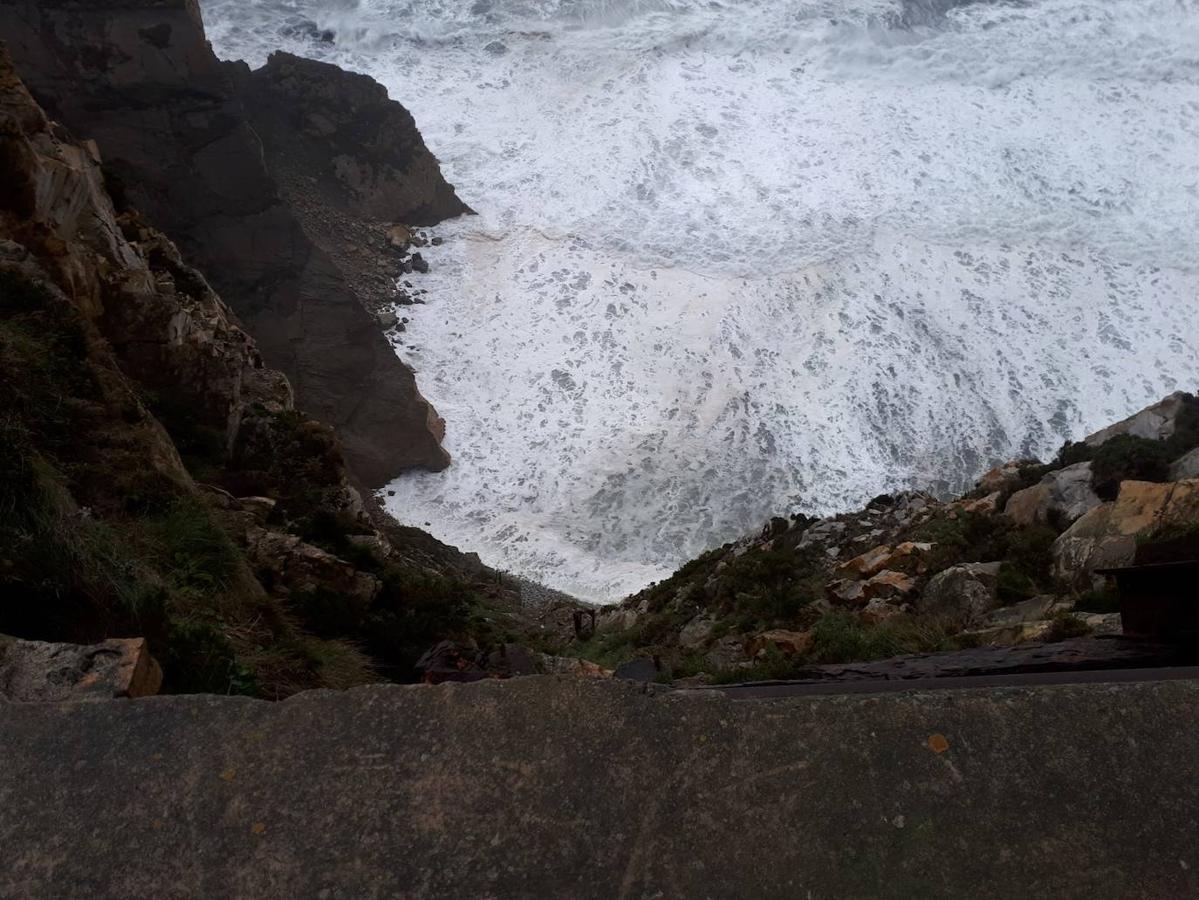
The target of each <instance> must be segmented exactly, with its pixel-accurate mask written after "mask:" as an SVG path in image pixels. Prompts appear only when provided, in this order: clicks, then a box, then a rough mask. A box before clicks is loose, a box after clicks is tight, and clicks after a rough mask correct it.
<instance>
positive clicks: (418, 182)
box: [0, 0, 468, 487]
mask: <svg viewBox="0 0 1199 900" xmlns="http://www.w3.org/2000/svg"><path fill="white" fill-rule="evenodd" d="M0 39H4V40H7V41H8V43H9V46H10V49H11V52H12V55H13V57H14V59H15V61H16V64H17V67H18V70H19V71H20V72H21V76H22V78H23V79H24V80H25V81H26V83H27V84H28V85H29V87H30V90H31V91H32V93H33V94H34V96H35V97H36V98H37V99H38V101H39V102H40V103H41V105H42V106H43V107H44V108H45V109H46V110H47V111H48V113H49V114H50V115H51V116H53V117H54V118H55V119H57V120H59V121H61V122H62V123H63V124H64V125H66V126H67V127H68V128H71V129H72V130H73V131H74V132H75V133H76V134H79V135H82V136H84V137H87V138H89V139H93V140H95V142H96V143H97V145H98V147H99V149H100V151H101V153H102V155H103V165H104V168H105V173H106V176H107V177H108V181H109V185H110V189H111V190H112V192H113V197H114V200H115V202H116V206H117V208H118V211H123V210H125V209H126V208H132V209H137V210H138V211H140V212H141V213H143V214H144V215H145V216H147V218H148V219H149V220H150V221H152V222H154V223H155V225H156V226H157V227H159V228H161V229H163V231H164V232H165V233H166V234H168V235H169V236H170V237H171V238H172V240H174V241H175V242H176V243H177V244H178V245H179V246H180V248H181V249H182V250H183V251H184V252H185V253H186V254H187V256H188V258H189V259H191V260H193V261H194V262H195V263H196V264H197V265H199V266H200V267H201V268H202V269H204V271H205V272H206V273H207V274H208V276H209V277H210V278H211V279H212V281H213V285H214V286H215V287H216V288H217V290H219V291H220V292H221V294H222V296H223V297H225V299H226V301H227V302H228V303H229V304H230V306H232V307H233V309H234V310H235V311H236V313H237V315H238V317H239V318H240V320H241V321H242V322H243V323H244V324H245V327H246V329H247V330H248V331H249V332H250V334H251V335H253V336H254V338H255V339H256V340H257V342H258V345H259V347H260V348H261V351H262V354H263V357H264V359H265V360H266V362H267V364H268V365H271V366H273V367H275V368H278V369H281V370H282V371H283V372H284V373H285V374H286V375H287V376H288V378H289V379H290V380H291V382H292V383H293V385H294V386H295V389H296V394H297V396H298V398H299V400H300V403H301V405H302V406H303V407H304V408H305V409H308V410H310V411H311V412H312V414H314V415H316V416H318V417H319V418H320V419H321V420H322V421H325V422H328V423H330V424H332V425H334V426H335V427H336V428H337V430H338V433H339V435H340V436H341V438H342V440H343V441H344V443H345V446H346V451H347V456H348V458H349V460H350V462H351V465H352V468H353V469H354V472H355V474H356V475H357V476H358V477H360V478H361V479H362V480H363V481H364V482H365V483H367V484H368V485H370V486H372V487H374V486H378V485H380V484H382V483H384V482H385V481H387V480H388V479H389V478H391V477H394V476H395V475H396V474H397V473H398V472H400V471H401V470H403V469H405V468H411V467H423V468H432V469H438V468H444V467H445V466H446V465H447V464H448V461H449V457H448V455H447V454H446V453H445V451H444V450H443V449H442V448H441V446H440V440H441V436H442V434H443V430H444V423H443V422H442V421H441V419H440V418H439V417H438V416H437V415H436V413H435V411H434V410H433V409H432V407H431V406H430V405H429V404H428V403H427V402H426V401H425V400H424V398H423V397H422V396H421V395H420V392H419V390H418V389H417V386H416V381H415V377H414V376H413V373H412V371H411V370H410V369H408V368H407V367H406V366H405V365H404V364H403V363H402V362H400V361H399V360H398V359H397V358H396V356H395V354H394V353H393V352H392V349H391V347H390V346H389V345H388V343H387V341H386V340H385V339H384V337H383V335H382V333H381V331H380V329H379V327H378V325H377V324H376V323H375V321H374V319H373V318H372V316H371V315H370V313H369V312H368V311H367V310H366V309H364V308H363V301H364V300H367V301H369V300H371V299H373V298H372V297H364V296H363V294H364V293H369V292H370V290H371V289H370V288H364V285H363V279H362V278H361V277H360V273H358V272H357V271H356V270H355V271H350V272H348V273H347V271H346V270H345V268H346V266H347V265H349V267H350V268H351V269H353V268H354V266H353V264H352V263H349V264H348V263H347V260H350V261H352V260H353V259H354V257H351V256H346V255H340V256H338V257H336V258H335V257H334V256H331V255H330V253H329V252H327V250H326V248H325V247H323V246H321V243H320V242H319V241H316V240H314V238H313V236H312V235H311V234H309V233H308V232H307V231H306V230H305V223H310V222H314V221H315V222H320V221H324V220H325V219H326V218H327V217H325V216H323V215H321V214H320V212H319V211H317V212H316V213H315V214H313V211H312V210H311V209H309V208H308V207H307V206H306V207H305V208H304V209H297V208H294V207H293V206H292V204H291V202H290V201H291V200H293V199H295V198H296V197H297V196H300V195H304V194H306V193H311V194H312V195H313V199H314V200H316V199H319V197H318V195H319V196H324V197H328V196H329V193H330V192H328V191H325V192H324V193H323V194H322V193H321V192H320V191H319V190H311V185H310V184H309V183H308V182H307V180H306V181H305V182H304V186H305V188H307V189H309V190H307V191H301V192H297V191H296V190H294V189H288V190H285V191H283V192H282V194H281V192H280V189H279V184H278V183H277V181H276V178H275V175H274V172H273V171H272V163H274V162H276V161H277V160H278V159H279V154H278V153H274V152H267V153H266V154H264V150H263V143H262V141H261V140H260V139H259V136H258V133H257V132H256V131H255V126H256V125H259V124H263V125H265V124H266V122H265V121H260V119H259V118H255V119H254V120H253V121H252V120H251V118H250V117H248V116H247V112H246V110H247V108H248V107H249V108H251V109H253V107H254V106H256V105H261V104H263V103H271V104H272V105H273V109H272V110H271V111H272V112H274V113H276V114H277V116H278V117H279V118H278V121H275V120H273V119H272V120H271V121H272V122H273V123H274V125H275V126H276V127H273V128H270V129H268V130H267V131H266V134H267V135H268V136H269V137H271V138H274V137H276V136H278V135H279V134H280V130H279V129H281V128H283V127H285V120H286V123H287V124H289V125H291V127H292V130H291V131H289V132H287V139H288V141H289V144H290V153H291V155H292V156H298V157H299V158H300V159H302V160H304V161H305V162H307V163H312V162H313V157H314V156H317V155H321V154H325V157H326V161H327V162H328V163H329V166H330V167H331V169H330V172H328V173H324V172H321V174H322V177H325V176H326V175H327V177H328V179H330V180H332V181H335V182H336V184H337V185H338V186H339V187H341V188H343V189H344V188H345V187H346V184H347V181H346V179H348V180H349V183H352V185H351V186H353V187H355V188H356V190H357V191H358V192H359V195H361V196H364V197H369V198H371V199H372V200H373V203H365V201H362V200H359V203H358V206H359V207H361V208H355V209H352V210H351V209H344V208H343V210H342V218H343V219H344V218H345V217H346V216H351V217H352V218H353V226H354V227H353V228H351V229H349V230H350V231H356V232H368V233H369V234H368V236H367V237H363V238H362V239H361V240H360V241H359V243H360V245H361V246H362V247H363V248H364V249H365V248H376V250H377V251H382V250H384V249H385V248H386V238H385V235H384V232H383V230H382V228H372V223H373V220H372V222H365V221H363V218H362V217H363V215H364V214H367V213H369V215H370V216H372V217H373V216H381V217H387V218H390V220H391V221H393V222H418V223H429V222H433V221H438V220H440V219H441V218H445V217H448V216H454V215H458V214H461V213H463V212H467V211H468V210H467V207H466V206H465V204H463V203H462V202H461V201H459V200H458V198H457V197H456V196H455V195H454V191H453V188H452V187H450V186H449V185H448V184H446V182H445V180H444V179H443V178H442V177H441V173H440V171H439V169H438V167H437V162H436V160H435V159H434V158H433V156H432V155H431V154H430V153H429V151H428V150H427V149H426V148H425V147H424V143H423V141H422V140H421V138H420V134H419V132H418V131H417V130H416V126H415V123H414V122H413V121H412V119H411V117H410V116H408V114H407V112H406V111H404V110H403V108H402V107H400V106H399V104H397V103H394V102H392V101H390V100H388V99H387V98H386V95H385V93H384V92H382V88H379V87H378V86H377V85H373V83H372V86H373V90H372V89H371V88H369V87H365V86H363V85H362V84H361V83H360V82H359V81H355V80H353V79H351V78H349V76H344V75H343V74H342V73H337V74H333V73H334V72H336V70H333V71H332V72H330V71H328V70H332V67H326V69H325V70H322V71H321V72H320V73H319V74H318V75H317V76H315V77H310V78H309V79H308V81H307V82H305V85H306V87H307V90H306V93H305V95H304V96H305V98H306V99H307V98H311V97H313V96H314V95H319V94H321V93H322V91H323V93H324V96H325V98H326V99H325V102H324V107H325V108H326V110H328V109H331V108H337V109H338V110H339V112H340V115H341V116H342V119H343V120H344V119H349V118H354V116H355V113H356V111H359V112H361V111H363V110H364V109H365V110H366V111H369V112H370V113H371V115H370V116H363V117H362V118H361V119H360V121H359V125H358V131H357V132H354V135H355V136H356V137H357V138H363V137H364V133H365V132H366V131H370V130H371V129H372V128H373V129H374V135H375V137H376V138H377V140H375V141H374V142H370V141H366V140H361V141H359V140H355V141H352V142H350V143H349V144H347V145H346V146H339V147H337V148H335V150H333V151H331V150H330V148H329V147H328V146H326V145H327V138H328V132H327V131H326V130H325V127H328V128H331V127H332V125H330V124H329V123H328V119H327V117H322V116H321V115H319V112H320V110H319V108H316V107H314V108H312V109H309V110H307V111H304V110H297V109H296V108H295V107H294V106H288V105H287V104H285V103H282V102H279V101H278V100H277V98H276V99H270V100H264V99H263V98H261V97H260V96H259V92H260V91H261V90H265V89H269V88H272V87H274V88H275V94H276V95H277V94H278V93H279V85H280V84H284V85H285V84H286V79H283V80H281V79H279V78H276V77H275V76H274V74H273V73H274V72H275V69H273V68H272V69H271V73H268V75H267V76H266V77H265V78H263V77H256V76H252V75H246V74H245V73H244V72H241V71H240V70H239V69H237V67H236V66H230V65H228V64H223V63H221V62H219V61H218V60H217V58H216V56H215V55H214V54H213V52H212V49H211V48H210V46H209V45H208V43H207V41H206V40H205V35H204V29H203V24H202V22H201V18H200V11H199V7H198V5H197V4H196V3H195V0H169V2H161V0H103V2H97V3H88V4H78V3H73V2H68V0H37V2H33V0H19V2H15V3H10V4H6V6H5V11H4V15H3V16H2V17H0ZM363 80H368V79H363ZM239 84H241V85H243V86H244V87H246V88H247V90H249V89H251V88H253V91H252V92H251V93H250V94H249V95H247V96H245V97H243V95H242V94H241V93H240V92H239V90H238V85H239ZM364 94H365V95H367V96H369V100H370V102H369V103H363V102H362V101H361V97H362V95H364ZM255 112H256V113H257V114H258V115H259V116H260V117H261V116H266V115H267V111H266V110H263V109H258V110H255ZM305 116H307V118H305ZM293 120H298V121H295V122H293ZM313 122H317V123H324V126H325V127H322V126H321V125H319V124H318V125H313V124H312V123H313ZM380 122H382V123H383V124H384V125H385V126H386V127H380ZM339 125H341V126H344V121H342V122H340V123H339ZM349 133H350V132H348V131H347V134H349ZM399 136H402V137H403V140H402V141H399V140H397V138H398V137H399ZM268 146H269V147H271V148H274V147H275V146H276V145H275V144H274V143H273V142H268ZM320 171H321V170H320V169H318V168H317V167H316V166H315V165H314V166H313V175H315V174H316V173H317V172H320ZM283 175H284V180H286V181H288V183H289V184H294V171H293V170H291V169H288V168H287V167H286V166H284V171H283ZM337 175H341V176H343V177H342V179H341V180H338V179H337ZM326 183H327V182H326V181H322V182H320V184H321V185H324V184H326ZM343 225H344V222H343ZM343 230H346V229H344V228H343ZM359 236H360V237H362V236H361V234H360V235H359ZM330 249H332V248H330ZM369 255H370V269H371V275H372V286H373V288H374V289H376V290H378V289H380V286H381V285H382V287H383V289H385V288H386V285H384V284H383V282H384V281H385V279H384V278H383V275H384V274H386V273H381V272H379V271H376V270H377V269H378V268H379V265H378V256H377V252H376V253H374V254H369Z"/></svg>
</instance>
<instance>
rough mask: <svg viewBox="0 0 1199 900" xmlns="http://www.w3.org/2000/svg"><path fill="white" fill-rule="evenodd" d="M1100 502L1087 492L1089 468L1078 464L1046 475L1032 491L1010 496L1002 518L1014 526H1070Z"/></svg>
mask: <svg viewBox="0 0 1199 900" xmlns="http://www.w3.org/2000/svg"><path fill="white" fill-rule="evenodd" d="M1102 502H1103V501H1102V500H1100V499H1099V495H1098V494H1096V493H1095V491H1094V490H1093V489H1092V488H1091V464H1090V463H1089V462H1080V463H1075V464H1074V465H1072V466H1066V467H1065V468H1064V469H1058V470H1057V471H1056V472H1050V473H1049V474H1047V475H1046V476H1045V477H1044V478H1042V479H1041V480H1040V481H1039V482H1038V483H1037V484H1034V485H1033V486H1032V487H1028V488H1025V489H1024V490H1022V491H1017V492H1016V493H1014V494H1012V496H1011V497H1010V498H1009V499H1008V502H1007V505H1006V506H1005V507H1004V509H1003V514H1004V515H1005V516H1007V517H1008V518H1009V519H1011V520H1012V521H1013V522H1015V523H1016V524H1017V525H1032V524H1034V523H1040V524H1047V523H1049V522H1050V521H1052V520H1055V519H1056V520H1058V521H1060V522H1061V523H1063V524H1071V523H1073V522H1074V521H1076V520H1077V519H1078V518H1079V517H1081V516H1082V515H1084V514H1085V513H1087V512H1090V511H1091V510H1092V509H1094V508H1095V507H1096V506H1098V505H1099V504H1100V503H1102ZM1059 527H1060V526H1059Z"/></svg>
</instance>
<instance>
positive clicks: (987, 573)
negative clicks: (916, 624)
mask: <svg viewBox="0 0 1199 900" xmlns="http://www.w3.org/2000/svg"><path fill="white" fill-rule="evenodd" d="M1000 565H1001V564H1000V563H997V562H990V563H963V564H962V565H958V566H951V567H950V568H948V569H946V570H945V571H944V572H938V573H937V574H936V575H934V576H933V577H932V578H930V579H929V582H928V584H926V585H925V586H924V590H923V591H922V592H921V594H920V599H919V600H918V601H917V607H918V608H919V610H920V612H922V613H928V614H932V615H942V616H945V617H947V618H949V619H952V620H953V621H955V622H957V623H958V624H961V625H964V626H970V625H975V624H977V623H979V622H981V621H982V619H983V617H984V616H986V614H987V613H989V612H990V611H991V610H992V609H994V608H995V604H996V598H997V593H998V588H999V583H998V579H999V567H1000Z"/></svg>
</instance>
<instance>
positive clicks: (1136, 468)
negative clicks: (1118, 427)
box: [1091, 434, 1172, 500]
mask: <svg viewBox="0 0 1199 900" xmlns="http://www.w3.org/2000/svg"><path fill="white" fill-rule="evenodd" d="M1171 460H1172V457H1171V455H1170V451H1169V450H1168V449H1167V448H1166V445H1165V444H1164V443H1162V442H1161V441H1152V440H1149V439H1147V438H1142V437H1136V436H1135V435H1131V434H1118V435H1116V436H1115V437H1113V438H1109V439H1108V440H1107V441H1105V442H1104V443H1103V445H1102V446H1101V447H1099V449H1098V450H1096V451H1095V457H1094V459H1093V460H1092V461H1091V485H1092V487H1093V488H1094V489H1095V493H1096V494H1098V495H1099V497H1100V498H1101V499H1103V500H1115V499H1116V495H1117V494H1118V493H1119V492H1120V482H1121V481H1128V480H1134V481H1166V480H1167V479H1168V478H1169V477H1170V462H1171Z"/></svg>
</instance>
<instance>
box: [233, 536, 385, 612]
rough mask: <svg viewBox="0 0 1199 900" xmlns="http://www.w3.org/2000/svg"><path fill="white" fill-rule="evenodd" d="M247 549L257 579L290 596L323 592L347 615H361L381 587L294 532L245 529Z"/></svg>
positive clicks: (375, 580)
mask: <svg viewBox="0 0 1199 900" xmlns="http://www.w3.org/2000/svg"><path fill="white" fill-rule="evenodd" d="M246 550H247V553H248V554H249V557H250V562H251V564H252V565H253V566H254V569H255V571H256V572H257V573H258V576H259V578H260V580H262V581H263V583H264V584H267V585H268V586H269V588H270V589H271V590H272V591H274V592H276V593H282V594H289V595H292V596H295V595H303V594H313V593H315V592H317V591H323V592H326V593H327V594H329V595H331V596H335V597H337V598H339V599H340V602H341V603H344V604H345V606H346V609H347V612H348V614H350V615H355V614H358V615H361V614H364V613H365V612H366V610H367V608H368V607H369V606H370V603H371V601H372V600H374V599H375V597H376V596H377V595H378V593H379V590H380V587H381V585H380V583H379V579H377V578H375V577H374V576H373V575H370V574H368V573H366V572H362V571H359V570H358V569H355V568H354V567H353V566H352V565H351V564H350V563H348V562H346V561H345V560H342V559H338V558H337V557H336V556H334V555H333V554H332V553H329V552H327V551H325V550H322V549H321V548H320V547H314V546H313V545H312V544H308V543H305V542H304V541H302V540H301V539H300V538H298V537H296V535H294V534H283V533H281V532H278V531H269V530H267V529H265V528H257V527H251V528H249V529H247V531H246Z"/></svg>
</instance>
